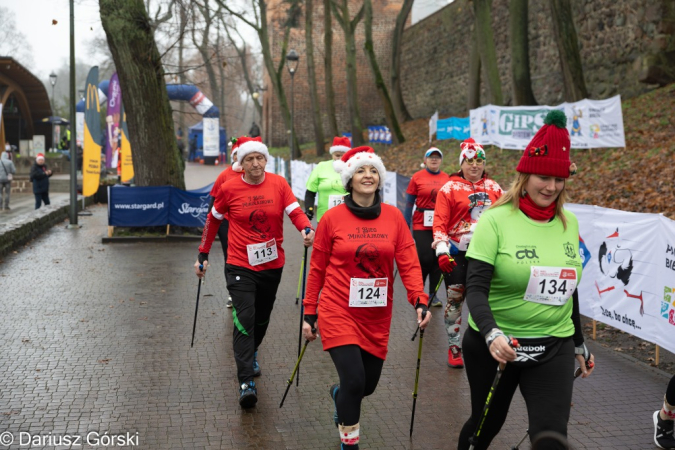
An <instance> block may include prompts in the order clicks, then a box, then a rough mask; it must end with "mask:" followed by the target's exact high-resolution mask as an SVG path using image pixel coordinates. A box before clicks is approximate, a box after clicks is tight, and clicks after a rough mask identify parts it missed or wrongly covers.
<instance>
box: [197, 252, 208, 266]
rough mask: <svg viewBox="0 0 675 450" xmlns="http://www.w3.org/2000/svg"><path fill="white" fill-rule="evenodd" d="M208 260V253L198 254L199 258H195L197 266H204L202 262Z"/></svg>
mask: <svg viewBox="0 0 675 450" xmlns="http://www.w3.org/2000/svg"><path fill="white" fill-rule="evenodd" d="M208 260H209V254H208V253H199V256H198V257H197V261H199V264H201V265H204V261H208Z"/></svg>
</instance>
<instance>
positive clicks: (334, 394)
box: [329, 384, 340, 427]
mask: <svg viewBox="0 0 675 450" xmlns="http://www.w3.org/2000/svg"><path fill="white" fill-rule="evenodd" d="M339 390H340V385H339V384H334V385H332V386H331V387H330V391H329V392H330V398H332V399H333V405H334V406H335V409H334V410H333V422H335V426H336V427H337V426H338V424H339V420H338V415H337V400H336V398H337V395H338V391H339Z"/></svg>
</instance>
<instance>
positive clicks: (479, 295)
mask: <svg viewBox="0 0 675 450" xmlns="http://www.w3.org/2000/svg"><path fill="white" fill-rule="evenodd" d="M544 122H545V125H544V126H543V127H542V128H541V129H540V130H539V131H538V132H537V134H536V135H535V136H534V138H533V139H532V141H531V142H530V143H529V144H528V146H527V147H526V148H525V151H524V153H523V156H522V158H521V159H520V163H519V164H518V167H517V168H516V170H517V171H518V175H517V177H516V180H515V181H514V183H513V184H512V185H511V188H510V189H509V191H508V192H507V193H505V194H504V195H503V196H502V197H501V198H500V199H499V200H498V201H496V202H495V203H494V204H493V205H492V207H491V208H490V209H489V210H487V211H486V212H485V213H484V214H483V216H482V218H481V220H480V222H478V225H477V227H476V231H475V232H474V235H473V239H472V240H471V245H470V246H469V249H468V251H467V254H466V257H467V259H468V260H469V265H468V269H467V283H466V284H467V286H466V301H467V304H468V306H469V310H470V311H471V314H470V317H469V329H468V330H467V332H466V333H465V335H464V341H463V349H464V364H465V367H466V372H467V377H468V380H469V386H470V389H471V417H470V418H469V420H468V421H467V422H466V423H465V424H464V427H463V428H462V431H461V433H460V436H459V443H458V447H457V448H458V449H459V450H464V449H468V448H469V446H470V445H471V443H473V444H474V448H475V449H476V450H478V449H485V448H488V446H489V445H490V442H491V441H492V439H493V438H494V437H495V436H496V435H497V433H498V432H499V430H500V429H501V426H502V425H503V423H504V421H505V419H506V415H507V413H508V410H509V405H510V403H511V399H512V397H513V394H514V393H515V390H516V388H518V387H520V391H521V393H522V395H523V397H524V399H525V403H526V405H527V412H528V418H529V427H528V430H529V434H530V436H531V437H535V436H537V435H538V434H540V433H541V432H544V431H550V432H555V433H558V434H560V435H562V436H565V437H566V436H567V422H568V420H569V414H570V403H571V400H572V383H573V380H574V378H573V372H574V361H575V355H576V359H577V360H578V361H579V363H580V364H581V368H582V372H583V377H584V378H585V377H587V376H589V375H590V373H591V372H592V370H593V369H592V361H593V355H591V354H590V352H589V351H588V348H586V345H585V344H584V338H583V335H582V332H581V331H582V330H581V323H580V319H579V303H578V302H579V301H578V297H577V294H576V287H577V285H578V282H579V280H580V278H581V270H582V265H581V258H580V256H579V224H578V222H577V219H576V217H575V216H574V214H572V213H571V212H569V211H567V210H565V209H564V207H563V205H564V203H565V202H566V200H567V192H566V190H565V182H566V179H567V178H568V177H569V175H570V173H571V172H573V171H574V165H573V164H570V157H569V150H570V138H569V133H568V131H567V129H566V128H565V126H566V123H567V119H566V117H565V114H564V113H563V112H562V111H558V110H554V111H552V112H550V113H549V114H548V115H547V116H546V119H545V121H544ZM570 300H572V301H570ZM507 336H513V337H515V338H517V340H518V342H519V343H520V346H519V347H517V348H512V347H511V345H510V343H509V338H507ZM498 365H499V366H500V367H505V368H504V369H503V370H504V372H503V374H502V376H501V379H500V381H499V384H498V386H497V389H496V391H495V393H494V398H493V399H492V403H491V404H490V408H489V410H488V413H487V418H486V419H485V421H484V423H483V425H482V428H481V430H480V434H479V435H478V436H479V437H477V438H476V437H474V436H472V434H474V432H475V430H476V429H477V425H478V424H479V422H480V421H481V417H482V414H483V407H484V406H485V401H486V398H487V396H488V392H489V391H490V387H491V385H492V381H493V379H494V378H495V373H496V371H497V366H498ZM560 445H561V446H560V447H556V446H555V445H553V446H551V447H550V448H551V449H555V448H560V449H562V448H567V447H566V446H564V445H562V444H560Z"/></svg>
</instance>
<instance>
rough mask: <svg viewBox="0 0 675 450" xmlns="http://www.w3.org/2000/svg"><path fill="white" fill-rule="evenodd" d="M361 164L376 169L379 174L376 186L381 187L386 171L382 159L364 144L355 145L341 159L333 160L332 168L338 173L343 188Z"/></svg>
mask: <svg viewBox="0 0 675 450" xmlns="http://www.w3.org/2000/svg"><path fill="white" fill-rule="evenodd" d="M363 166H373V167H375V168H376V169H377V171H378V173H379V175H380V183H379V185H378V188H382V186H384V178H385V175H386V172H387V171H386V169H385V168H384V163H383V162H382V159H381V158H380V157H379V156H377V155H376V154H375V150H373V149H372V148H370V147H366V146H364V147H356V148H353V149H351V150H349V151H348V152H347V153H345V154H344V155H342V158H341V159H339V160H337V161H333V168H335V171H336V172H337V173H339V174H340V177H341V178H342V186H344V188H345V189H347V183H349V180H351V179H352V177H353V176H354V174H355V173H356V170H357V169H358V168H359V167H363Z"/></svg>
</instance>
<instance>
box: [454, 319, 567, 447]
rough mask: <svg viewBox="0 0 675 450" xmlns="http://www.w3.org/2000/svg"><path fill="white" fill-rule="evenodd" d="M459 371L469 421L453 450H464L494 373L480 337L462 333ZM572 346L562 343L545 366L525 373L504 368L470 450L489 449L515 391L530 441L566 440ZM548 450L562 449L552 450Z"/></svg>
mask: <svg viewBox="0 0 675 450" xmlns="http://www.w3.org/2000/svg"><path fill="white" fill-rule="evenodd" d="M462 347H463V350H464V352H463V355H464V365H465V367H466V375H467V378H468V380H469V387H470V389H471V417H469V420H467V421H466V423H465V424H464V427H463V428H462V431H461V432H460V434H459V442H458V444H457V449H458V450H465V449H468V448H469V438H470V437H471V435H473V433H474V431H475V430H476V426H477V424H478V423H479V422H480V419H481V417H482V414H483V407H484V406H485V400H486V398H487V395H488V392H489V391H490V386H492V382H493V380H494V377H495V373H496V371H497V361H495V360H494V359H493V358H492V356H491V355H490V351H489V350H488V348H487V345H485V340H484V339H483V338H482V336H481V335H480V333H478V332H477V331H475V330H474V329H473V328H471V327H469V328H468V329H467V330H466V333H464V341H463V345H462ZM574 361H575V358H574V343H573V342H572V338H571V337H570V338H567V339H564V340H563V342H562V344H561V345H560V348H559V350H558V353H557V354H556V355H554V356H552V357H551V359H549V360H548V361H547V362H544V363H541V364H538V365H535V366H530V367H527V368H524V367H518V366H514V365H513V364H508V365H507V366H506V369H505V370H504V373H503V374H502V377H501V379H500V381H499V385H498V386H497V390H496V391H495V394H494V397H493V400H492V403H491V404H490V410H489V413H488V416H487V419H486V421H485V423H484V424H483V429H482V430H481V433H480V438H479V439H478V442H477V445H476V447H475V449H476V450H481V449H486V448H488V447H489V445H490V442H492V439H494V437H495V436H496V435H497V433H499V430H500V429H501V428H502V425H503V424H504V421H505V420H506V415H507V414H508V412H509V406H510V405H511V399H512V398H513V394H514V393H515V392H516V388H517V387H520V392H521V394H523V398H524V399H525V404H526V405H527V415H528V420H529V429H528V430H529V434H530V436H537V435H538V434H539V433H541V432H543V431H553V432H556V433H560V434H561V435H562V436H565V437H567V422H568V421H569V416H570V403H571V401H572V385H573V383H574V375H573V373H574ZM548 448H549V449H551V450H558V449H561V450H563V449H566V448H567V447H565V446H562V445H560V444H559V445H555V444H552V445H551V446H550V447H548Z"/></svg>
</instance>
